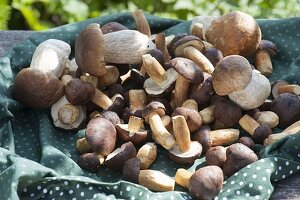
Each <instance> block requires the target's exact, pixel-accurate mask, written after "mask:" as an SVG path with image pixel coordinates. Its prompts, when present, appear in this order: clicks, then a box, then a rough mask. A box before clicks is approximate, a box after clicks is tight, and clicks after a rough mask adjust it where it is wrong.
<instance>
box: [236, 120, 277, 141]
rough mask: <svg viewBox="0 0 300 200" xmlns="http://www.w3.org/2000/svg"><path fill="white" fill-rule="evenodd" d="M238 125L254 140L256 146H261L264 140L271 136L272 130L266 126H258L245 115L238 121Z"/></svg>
mask: <svg viewBox="0 0 300 200" xmlns="http://www.w3.org/2000/svg"><path fill="white" fill-rule="evenodd" d="M239 124H240V126H241V127H242V128H243V129H244V130H245V131H246V132H247V133H249V134H250V135H251V138H252V139H253V140H254V142H255V143H258V144H262V143H263V141H264V139H266V138H267V137H268V136H269V135H270V134H272V130H271V128H270V127H269V126H268V125H265V124H263V125H260V124H259V123H258V122H257V121H255V120H254V119H253V118H252V117H250V116H249V115H247V114H246V115H244V116H243V117H242V118H241V119H240V120H239Z"/></svg>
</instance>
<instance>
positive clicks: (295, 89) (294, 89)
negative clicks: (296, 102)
mask: <svg viewBox="0 0 300 200" xmlns="http://www.w3.org/2000/svg"><path fill="white" fill-rule="evenodd" d="M282 93H293V94H296V95H298V96H299V95H300V86H299V85H296V84H289V85H282V86H279V87H278V95H279V94H282Z"/></svg>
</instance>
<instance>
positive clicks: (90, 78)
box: [80, 74, 98, 88]
mask: <svg viewBox="0 0 300 200" xmlns="http://www.w3.org/2000/svg"><path fill="white" fill-rule="evenodd" d="M80 80H82V81H84V82H88V83H90V84H92V85H93V86H94V87H95V88H97V87H98V78H97V77H96V76H92V75H89V74H84V75H81V76H80Z"/></svg>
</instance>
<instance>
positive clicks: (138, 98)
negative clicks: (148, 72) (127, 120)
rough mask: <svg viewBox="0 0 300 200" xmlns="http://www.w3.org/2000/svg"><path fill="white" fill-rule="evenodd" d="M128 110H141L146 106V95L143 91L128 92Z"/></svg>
mask: <svg viewBox="0 0 300 200" xmlns="http://www.w3.org/2000/svg"><path fill="white" fill-rule="evenodd" d="M128 95H129V108H130V110H143V109H144V108H145V106H146V101H147V99H146V93H145V91H144V90H129V92H128Z"/></svg>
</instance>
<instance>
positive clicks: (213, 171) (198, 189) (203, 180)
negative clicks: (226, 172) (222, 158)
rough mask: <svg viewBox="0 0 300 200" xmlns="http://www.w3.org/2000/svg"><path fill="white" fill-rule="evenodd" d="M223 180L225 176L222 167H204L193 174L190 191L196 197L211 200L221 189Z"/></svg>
mask: <svg viewBox="0 0 300 200" xmlns="http://www.w3.org/2000/svg"><path fill="white" fill-rule="evenodd" d="M223 180H224V176H223V172H222V169H221V168H220V167H218V166H206V167H202V168H200V169H198V170H197V171H196V172H195V173H194V174H193V175H192V176H191V178H190V184H189V191H190V193H191V194H192V196H194V197H195V198H196V199H201V200H210V199H213V198H214V197H215V196H217V194H218V193H219V192H220V191H221V189H222V187H223Z"/></svg>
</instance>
